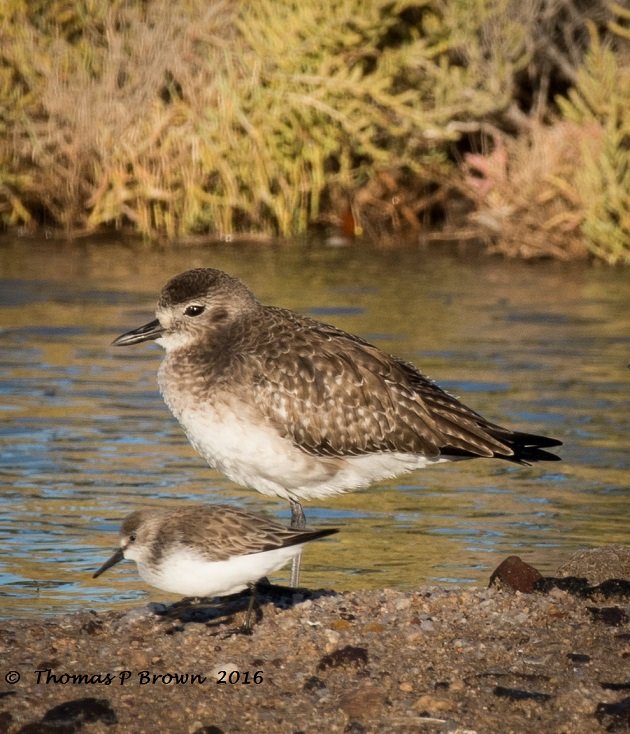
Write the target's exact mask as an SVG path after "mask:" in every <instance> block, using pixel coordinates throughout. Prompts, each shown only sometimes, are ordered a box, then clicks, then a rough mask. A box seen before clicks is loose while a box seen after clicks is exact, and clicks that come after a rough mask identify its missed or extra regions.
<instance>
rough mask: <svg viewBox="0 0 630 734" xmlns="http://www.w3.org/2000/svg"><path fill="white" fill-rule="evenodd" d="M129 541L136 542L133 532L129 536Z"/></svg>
mask: <svg viewBox="0 0 630 734" xmlns="http://www.w3.org/2000/svg"><path fill="white" fill-rule="evenodd" d="M129 542H130V543H135V542H136V534H135V533H131V535H130V536H129Z"/></svg>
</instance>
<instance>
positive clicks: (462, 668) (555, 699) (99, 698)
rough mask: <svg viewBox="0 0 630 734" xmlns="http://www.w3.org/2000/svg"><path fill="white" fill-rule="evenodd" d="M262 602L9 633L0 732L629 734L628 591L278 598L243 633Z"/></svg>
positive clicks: (76, 617) (52, 623) (0, 681)
mask: <svg viewBox="0 0 630 734" xmlns="http://www.w3.org/2000/svg"><path fill="white" fill-rule="evenodd" d="M617 577H618V578H619V576H617ZM247 602H248V598H247V596H246V595H238V596H237V597H234V598H230V599H228V600H226V601H223V602H222V603H220V604H219V603H209V602H199V603H191V602H187V601H183V602H179V603H177V604H174V605H172V606H170V607H166V606H164V605H159V604H150V605H148V606H145V607H140V608H137V609H133V610H131V611H111V612H105V613H96V612H94V611H85V612H80V613H77V614H69V615H62V616H58V617H54V618H45V619H39V620H20V619H16V620H10V621H5V622H0V659H1V660H2V661H3V664H2V671H1V675H0V731H2V732H8V734H18V733H19V734H38V733H40V732H56V734H60V732H62V733H63V734H66V733H71V732H78V731H82V732H87V733H88V734H89V733H91V732H95V733H100V732H110V733H111V732H118V731H120V732H123V731H124V732H133V733H136V732H137V733H139V734H143V733H144V732H147V734H148V733H149V732H151V734H154V732H184V733H185V734H221V732H223V733H224V734H232V733H233V732H247V733H248V734H256V733H257V732H269V733H270V734H274V733H276V732H278V733H282V734H287V733H293V732H294V733H297V732H308V733H309V734H310V733H311V732H313V733H315V732H350V733H355V734H361V733H362V732H379V733H380V732H400V733H401V734H402V733H404V732H459V733H460V734H464V733H466V734H473V732H477V733H478V734H482V733H483V734H487V733H488V732H500V733H501V734H508V733H509V732H514V733H518V734H521V733H523V734H524V733H525V732H528V733H529V732H556V733H558V734H593V732H600V731H601V732H606V731H612V732H622V731H628V730H630V624H629V621H630V607H629V603H630V596H629V595H628V584H625V585H623V584H622V585H621V586H619V585H618V586H617V587H616V588H615V590H614V591H612V592H611V593H610V594H607V595H604V594H602V593H599V592H597V591H595V592H594V593H591V594H589V595H584V594H579V593H571V592H570V591H565V590H561V589H558V588H556V587H553V585H552V587H551V588H550V590H549V591H548V592H547V593H540V592H535V593H530V594H526V593H520V592H518V591H513V590H512V589H509V588H507V587H506V585H505V584H503V585H501V586H500V587H498V588H497V587H492V588H487V589H470V588H466V589H461V588H455V589H443V588H438V587H423V588H419V589H417V590H416V591H413V592H401V591H396V590H392V589H383V590H381V591H363V592H345V593H334V592H330V591H305V590H299V591H294V590H287V589H282V588H279V589H276V590H267V591H262V592H261V593H260V594H259V596H258V603H257V614H256V616H257V619H256V621H255V623H254V626H253V629H252V631H251V633H250V634H244V633H242V632H241V630H240V625H242V623H243V620H244V614H245V609H246V607H247ZM18 676H19V680H17V677H18ZM191 676H196V677H191Z"/></svg>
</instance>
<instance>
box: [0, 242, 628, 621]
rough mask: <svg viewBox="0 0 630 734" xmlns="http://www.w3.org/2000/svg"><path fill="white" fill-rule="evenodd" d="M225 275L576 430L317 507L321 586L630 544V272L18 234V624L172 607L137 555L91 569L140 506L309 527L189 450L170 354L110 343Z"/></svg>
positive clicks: (530, 414)
mask: <svg viewBox="0 0 630 734" xmlns="http://www.w3.org/2000/svg"><path fill="white" fill-rule="evenodd" d="M208 265H209V266H213V267H219V268H222V269H225V270H227V271H229V272H231V273H233V274H235V275H237V276H239V277H242V278H243V279H244V280H245V281H246V282H247V283H248V284H249V285H250V286H251V287H252V288H253V290H254V291H255V292H256V293H257V294H258V295H259V296H260V298H261V299H262V300H264V301H266V302H270V303H276V304H280V305H284V306H287V307H289V308H293V309H296V310H299V311H301V312H303V313H308V314H311V315H313V316H315V317H316V318H320V319H323V320H326V321H330V322H333V323H335V324H337V325H339V326H341V327H342V328H345V329H348V330H349V331H353V332H356V333H359V334H361V335H363V336H365V337H366V338H368V339H370V340H371V341H374V342H376V343H377V344H378V345H379V346H380V347H382V348H384V349H386V350H388V351H391V352H395V353H396V354H398V355H400V356H402V357H404V358H406V359H409V360H411V361H413V362H415V363H416V364H418V365H419V366H421V368H422V369H423V371H424V372H425V373H427V374H428V375H430V376H432V377H433V378H435V379H437V380H438V382H440V384H442V385H443V386H444V387H446V388H447V389H449V390H450V391H451V392H453V393H455V394H457V395H459V396H461V397H462V398H463V399H464V401H465V402H467V403H468V404H469V405H471V406H472V407H474V408H475V409H477V410H479V411H480V412H482V413H483V414H485V415H486V416H487V417H489V418H493V419H496V420H498V421H499V422H502V423H505V424H506V425H512V426H515V427H518V428H520V429H522V430H525V431H532V432H542V433H547V434H549V435H552V436H557V437H559V438H561V439H562V440H564V441H565V446H564V447H562V449H561V454H562V456H563V459H564V461H563V462H562V463H561V464H554V465H548V466H545V465H538V466H535V467H531V468H528V467H514V466H511V465H505V464H502V463H500V462H491V461H475V462H467V463H465V464H463V463H462V464H457V465H452V466H446V467H436V468H435V469H432V470H425V471H423V472H417V473H415V474H411V475H407V476H404V477H402V478H399V479H398V480H392V481H390V482H382V483H380V484H379V485H378V486H376V487H374V488H372V489H370V490H367V491H362V492H354V493H350V494H347V495H343V496H338V497H336V498H333V499H329V500H324V501H318V502H317V503H311V504H310V505H309V506H307V508H306V510H307V517H308V518H309V521H310V522H312V523H313V524H317V525H339V526H340V527H341V528H342V532H341V533H340V534H339V535H337V536H335V537H334V538H332V539H330V541H329V542H327V543H317V544H312V545H311V546H310V547H309V548H308V549H307V553H306V563H305V570H304V577H303V581H304V583H306V584H308V585H312V586H330V587H334V588H337V589H346V588H377V587H381V586H397V587H403V588H409V587H412V586H414V585H416V584H419V583H438V582H439V583H445V582H446V583H450V582H456V583H462V582H464V583H472V582H474V583H485V580H486V579H487V577H488V575H489V572H490V571H491V570H492V568H494V566H496V565H497V563H498V562H499V561H500V560H502V558H503V557H504V556H505V555H507V554H508V553H519V554H521V555H522V556H523V557H524V558H525V559H526V560H528V561H530V562H532V563H534V564H536V565H538V567H539V568H541V570H543V571H547V572H552V571H553V570H555V568H556V567H557V566H558V565H559V563H560V562H561V561H562V560H564V559H565V558H566V557H567V555H568V554H569V553H570V552H571V551H573V550H575V549H576V548H578V547H583V546H591V545H597V544H602V543H609V542H625V543H627V542H629V540H630V539H629V537H628V529H627V526H628V523H627V512H628V492H627V489H628V480H627V470H628V456H627V440H626V438H625V437H626V436H627V430H628V423H629V419H628V415H629V412H630V411H629V410H628V407H629V406H628V378H629V377H630V372H628V370H627V369H626V366H625V365H626V363H627V362H628V355H629V354H630V349H629V347H630V329H629V328H628V327H629V321H630V316H629V314H630V308H629V306H630V303H629V301H630V296H629V295H628V288H627V274H626V273H624V272H623V271H621V270H604V269H594V268H593V269H590V268H587V267H584V266H579V267H578V266H566V265H558V264H539V265H529V264H522V263H509V262H508V263H506V262H502V261H498V260H492V259H471V260H468V261H461V260H458V259H456V258H453V257H450V256H447V255H443V256H441V255H438V254H436V253H434V252H431V254H430V256H429V255H428V254H427V253H426V252H422V251H417V250H411V249H406V250H405V249H403V250H401V251H398V252H379V251H376V250H369V249H366V248H364V247H360V246H357V247H356V248H348V249H345V250H332V249H325V248H305V247H293V248H289V247H282V246H277V247H260V246H258V245H255V246H249V247H248V246H230V247H227V246H218V247H217V246H212V247H206V248H196V249H192V250H190V249H189V250H179V251H169V252H159V251H158V252H155V251H149V250H146V251H145V250H142V249H139V248H137V247H126V246H124V245H122V244H119V243H115V242H98V243H78V244H77V243H74V244H71V245H67V244H55V243H25V242H14V243H11V242H4V243H3V244H2V245H0V276H1V278H2V280H1V281H0V329H1V334H2V340H1V345H0V365H1V368H2V369H1V378H0V415H1V416H2V418H3V420H2V421H1V422H0V445H1V456H0V476H2V480H3V481H2V484H3V488H2V492H1V493H0V543H2V549H3V550H2V554H1V556H0V558H1V560H0V614H3V615H12V614H18V613H19V614H31V613H40V612H48V611H59V610H62V609H76V608H84V607H86V606H87V607H95V608H99V607H111V606H112V605H116V604H133V603H137V601H138V600H139V599H145V598H147V597H150V598H154V599H164V598H165V596H166V595H165V594H163V593H162V592H158V591H152V590H149V589H148V587H146V586H145V585H144V584H143V583H142V582H141V581H140V580H139V578H138V577H137V575H136V573H135V569H134V566H133V564H131V563H129V564H121V565H120V566H119V567H118V568H117V569H114V570H113V571H112V573H111V574H110V577H109V578H107V577H102V578H99V579H98V580H96V581H92V580H91V578H90V575H91V572H92V571H93V570H94V569H95V568H97V567H98V565H99V564H100V563H101V562H102V561H103V560H104V559H105V558H106V557H107V555H108V554H109V552H110V550H111V547H112V546H113V545H114V544H115V542H116V535H115V533H116V530H117V527H118V524H119V522H120V519H121V518H122V517H123V516H124V515H125V514H126V513H127V512H129V511H131V510H132V509H135V508H137V507H139V506H163V505H164V504H166V503H172V504H176V503H179V502H182V501H184V502H186V501H190V502H204V501H207V502H232V503H236V504H239V505H244V506H246V507H247V508H248V509H250V510H253V511H265V512H268V513H270V514H272V515H275V516H276V517H280V518H285V519H288V515H289V513H288V508H287V507H286V506H285V504H284V503H282V502H281V501H277V502H276V501H273V500H272V499H270V498H266V497H263V496H262V495H259V494H257V493H254V492H251V491H248V490H244V489H240V488H238V487H236V486H234V485H232V484H231V483H230V482H228V480H226V479H225V478H223V477H222V476H221V475H219V474H217V473H215V472H212V471H211V470H210V469H209V468H208V467H206V466H205V464H204V462H203V461H202V460H201V459H200V457H198V456H197V455H196V453H195V452H194V451H193V450H192V448H190V447H189V445H188V443H187V441H186V439H185V437H184V436H183V434H182V432H181V431H180V429H179V427H178V426H177V425H176V423H175V421H174V419H173V418H172V417H171V415H170V413H169V412H168V410H167V409H166V407H165V406H164V404H163V403H162V400H161V398H160V396H159V395H158V393H157V387H156V380H155V373H156V369H157V366H158V363H159V359H160V357H161V352H160V349H159V347H157V346H156V345H144V346H141V347H138V348H136V349H134V350H125V351H124V352H123V351H122V350H116V349H112V348H110V346H109V343H110V342H111V340H112V338H113V337H114V336H116V335H118V334H120V333H122V332H123V331H125V330H127V329H129V328H131V327H134V326H136V325H137V324H139V323H144V321H146V320H148V319H149V318H150V317H151V314H152V310H153V305H154V301H155V296H156V294H157V292H158V290H159V289H160V287H161V286H162V285H163V283H164V281H165V280H166V279H167V278H168V277H170V276H171V275H173V274H175V273H177V272H180V271H182V270H185V269H187V268H189V267H197V266H208ZM277 578H278V579H284V578H285V576H283V575H278V576H277Z"/></svg>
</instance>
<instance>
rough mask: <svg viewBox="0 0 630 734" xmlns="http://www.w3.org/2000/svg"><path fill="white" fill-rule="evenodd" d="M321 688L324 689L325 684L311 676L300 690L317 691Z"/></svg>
mask: <svg viewBox="0 0 630 734" xmlns="http://www.w3.org/2000/svg"><path fill="white" fill-rule="evenodd" d="M322 688H326V684H325V683H324V681H323V680H322V679H321V678H318V677H317V676H316V675H311V676H310V678H307V679H306V680H305V681H304V685H303V686H302V690H304V691H318V690H321V689H322Z"/></svg>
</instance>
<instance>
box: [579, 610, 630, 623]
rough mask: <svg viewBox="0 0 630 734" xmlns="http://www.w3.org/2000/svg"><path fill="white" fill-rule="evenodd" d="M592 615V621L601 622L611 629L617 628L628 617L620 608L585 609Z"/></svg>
mask: <svg viewBox="0 0 630 734" xmlns="http://www.w3.org/2000/svg"><path fill="white" fill-rule="evenodd" d="M586 608H587V609H588V611H589V612H590V613H591V614H592V615H593V620H594V621H596V622H603V623H604V624H608V625H610V626H611V627H619V626H621V625H622V624H625V623H626V622H627V621H628V615H627V614H626V612H624V610H623V609H621V608H620V607H586Z"/></svg>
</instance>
